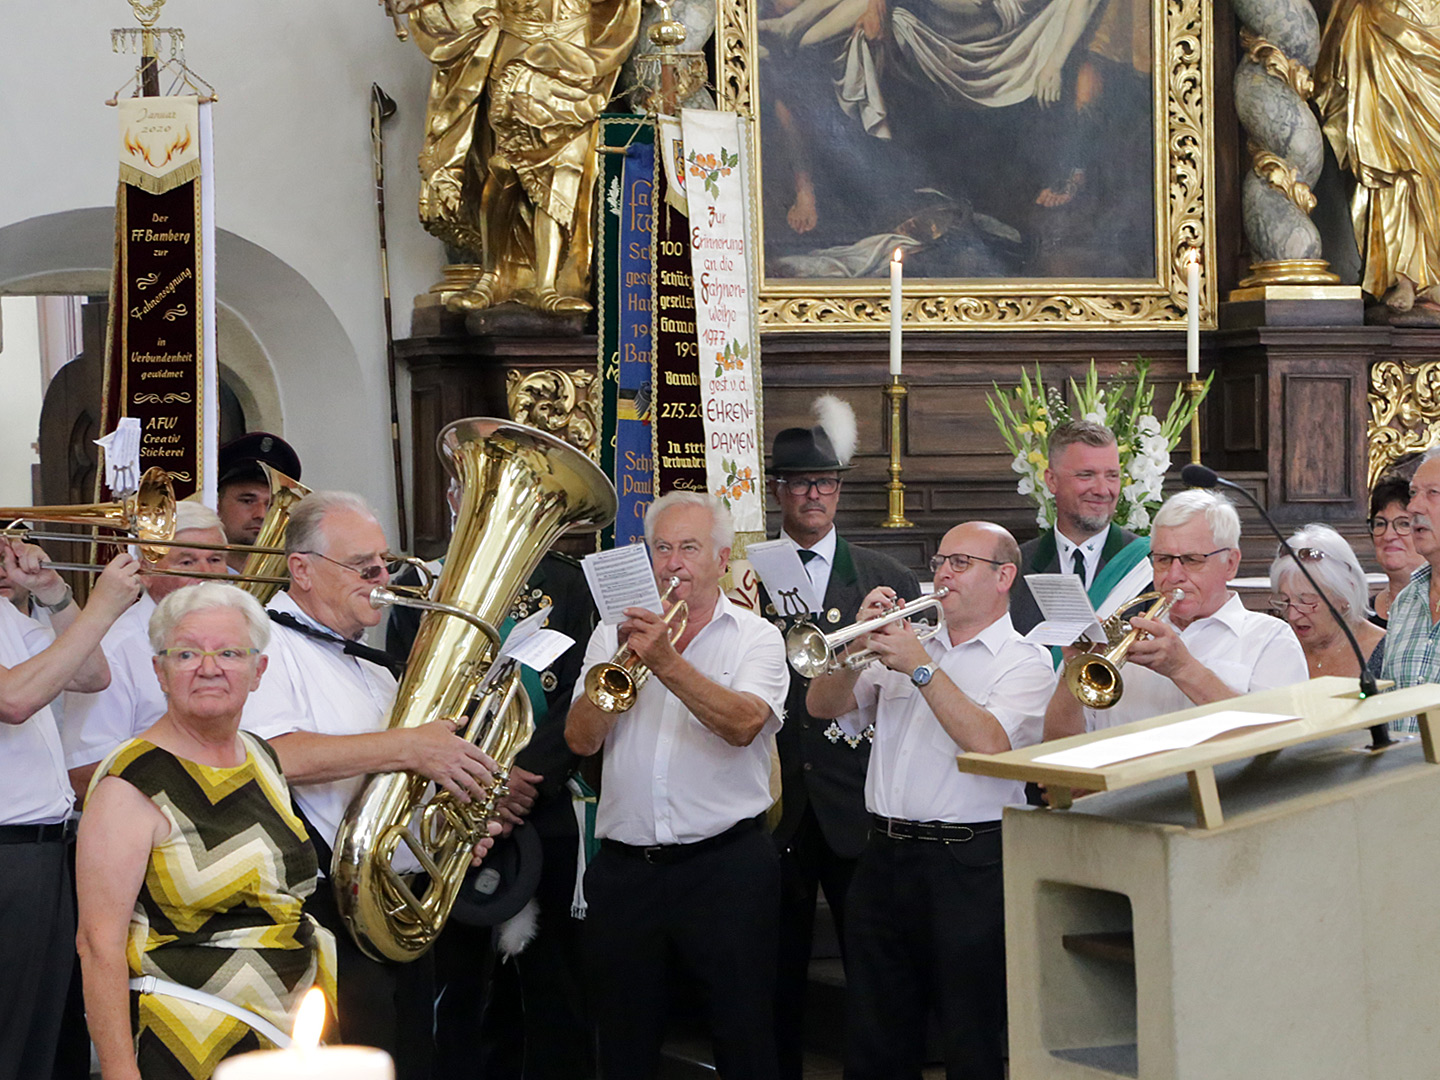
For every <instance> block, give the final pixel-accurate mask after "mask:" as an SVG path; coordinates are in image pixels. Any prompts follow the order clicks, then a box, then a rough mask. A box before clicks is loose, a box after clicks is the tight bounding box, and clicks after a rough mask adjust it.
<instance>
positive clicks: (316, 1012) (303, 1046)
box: [214, 988, 395, 1080]
mask: <svg viewBox="0 0 1440 1080" xmlns="http://www.w3.org/2000/svg"><path fill="white" fill-rule="evenodd" d="M324 1027H325V995H324V994H323V993H321V991H320V990H319V989H318V988H312V989H311V990H310V991H309V992H308V993H307V994H306V995H305V999H304V1000H303V1001H302V1002H301V1003H300V1009H299V1010H298V1015H297V1016H296V1017H295V1035H294V1040H293V1042H292V1043H291V1045H290V1048H289V1049H288V1050H256V1051H254V1052H253V1053H249V1054H240V1055H239V1056H237V1057H233V1058H227V1059H225V1060H224V1061H222V1062H220V1064H218V1065H216V1066H215V1076H214V1080H395V1064H394V1062H392V1061H391V1060H390V1055H389V1054H387V1053H385V1051H384V1050H377V1049H375V1047H373V1046H320V1045H318V1043H319V1042H320V1032H321V1031H322V1030H323V1029H324Z"/></svg>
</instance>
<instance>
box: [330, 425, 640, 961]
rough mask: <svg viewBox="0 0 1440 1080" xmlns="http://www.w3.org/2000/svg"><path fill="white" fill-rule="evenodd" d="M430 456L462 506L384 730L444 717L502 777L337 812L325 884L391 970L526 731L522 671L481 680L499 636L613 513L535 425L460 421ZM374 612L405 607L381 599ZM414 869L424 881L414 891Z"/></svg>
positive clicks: (571, 452)
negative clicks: (562, 543) (552, 553)
mask: <svg viewBox="0 0 1440 1080" xmlns="http://www.w3.org/2000/svg"><path fill="white" fill-rule="evenodd" d="M439 449H440V455H441V457H442V458H443V459H444V460H445V463H446V466H447V467H448V468H449V470H450V471H451V473H452V474H453V475H454V476H455V478H456V480H458V481H459V483H460V489H461V496H460V509H459V513H458V516H457V518H456V524H455V534H454V536H453V537H452V538H451V540H450V548H449V552H448V554H447V555H446V558H445V568H444V570H443V571H442V572H441V574H440V578H439V581H438V582H437V583H436V586H435V596H434V598H433V602H430V603H428V604H427V603H419V604H417V605H416V606H419V607H425V608H426V609H427V610H426V612H425V615H424V616H423V617H422V619H421V622H420V629H419V632H418V633H417V634H416V636H415V645H414V648H413V649H412V651H411V653H410V661H409V664H408V665H407V666H406V668H405V675H404V678H402V679H401V681H400V686H399V688H398V690H397V691H396V695H395V704H394V706H393V707H392V708H391V711H390V727H391V728H401V727H419V726H420V725H422V724H426V723H429V722H430V721H432V720H449V721H452V722H453V723H455V725H456V729H457V731H458V732H459V733H461V734H462V735H464V736H465V737H466V738H469V739H470V740H471V741H472V742H475V743H476V744H477V745H478V746H479V747H480V749H482V750H483V751H485V753H487V754H489V755H490V756H491V757H492V758H493V759H494V760H495V763H496V765H497V766H498V773H497V775H496V777H495V781H494V783H493V785H491V786H490V787H489V788H488V789H487V791H486V794H485V798H484V799H483V800H480V801H476V802H469V803H462V802H460V801H459V800H458V799H456V798H454V797H453V796H451V795H450V794H448V793H446V792H443V791H442V792H439V793H438V794H435V795H434V796H432V797H431V798H430V799H429V800H428V802H427V801H426V795H427V792H428V791H429V789H430V786H431V785H430V782H429V781H428V780H426V779H425V778H424V777H422V776H415V775H413V774H411V773H404V772H401V773H379V774H376V775H374V776H370V777H368V778H367V779H366V781H365V784H364V786H363V787H362V788H361V789H360V791H359V793H358V794H357V795H356V796H355V798H354V800H353V801H352V802H351V804H350V807H349V809H348V810H347V811H346V814H345V818H344V820H343V821H342V822H341V824H340V828H339V830H338V832H337V833H336V836H335V857H334V861H333V863H332V866H331V874H330V876H331V880H332V882H333V884H334V887H335V896H336V900H337V902H338V904H339V908H340V914H341V916H342V917H343V918H344V920H345V923H346V925H347V926H348V927H349V929H350V932H351V934H352V935H353V936H354V938H355V941H356V942H357V943H358V944H359V946H360V948H362V949H363V950H364V951H365V952H366V953H368V954H370V955H371V956H374V957H377V958H384V959H389V960H398V961H407V960H414V959H416V958H417V957H419V956H420V955H422V954H423V953H424V952H425V950H426V949H428V948H429V947H430V946H431V945H432V944H433V943H434V941H435V939H436V937H438V936H439V934H440V930H441V928H442V927H443V926H444V925H445V920H446V918H447V917H448V916H449V914H450V909H451V907H452V906H453V905H454V902H455V897H456V896H457V895H458V893H459V891H460V887H461V884H462V882H463V881H464V879H465V872H466V870H467V869H468V868H469V865H470V850H471V848H472V847H473V846H474V844H475V842H476V841H478V840H479V839H480V838H481V837H483V836H484V835H485V831H486V830H485V826H486V823H487V822H488V821H489V820H490V818H492V817H493V816H494V815H495V812H496V807H497V804H498V803H499V801H500V799H501V798H502V797H503V796H504V795H505V794H506V792H507V790H508V788H507V785H506V778H507V776H508V775H509V771H510V767H511V765H512V764H513V763H514V761H515V755H516V754H518V753H519V752H520V750H521V749H523V748H524V746H525V744H526V743H527V742H528V741H529V739H530V733H531V731H532V730H533V727H534V722H533V718H532V715H531V711H530V702H529V699H528V698H527V697H526V696H525V691H524V689H523V688H522V687H521V685H520V671H519V669H518V668H517V667H516V666H515V665H513V664H508V663H507V664H506V665H504V667H503V668H501V669H499V670H496V671H494V672H492V671H491V668H492V667H494V666H495V658H496V656H497V655H498V653H499V649H500V644H501V642H500V636H499V633H498V630H497V628H498V627H499V626H500V624H501V622H502V621H503V620H504V618H505V616H506V615H507V614H508V613H509V611H510V609H511V607H512V606H513V605H514V603H515V598H516V596H517V595H518V594H519V592H520V590H521V589H522V588H523V587H524V585H525V582H526V580H527V579H528V578H529V577H530V574H531V572H532V571H533V570H534V569H535V567H536V565H537V564H538V563H539V562H540V558H541V556H543V555H544V554H545V552H546V550H548V549H549V547H550V545H551V544H553V543H554V542H555V540H556V539H557V538H558V537H559V536H560V535H561V534H562V533H564V532H566V531H569V530H586V529H597V528H603V527H604V526H605V525H608V524H609V523H610V522H611V521H613V520H614V519H615V508H616V497H615V488H614V487H613V486H612V485H611V483H610V481H609V480H607V479H606V478H605V475H604V474H603V473H602V472H601V471H600V469H599V468H598V467H597V466H596V465H595V464H594V463H593V462H592V461H591V460H590V459H589V458H588V457H586V456H585V455H584V454H582V453H581V452H580V451H578V450H576V449H574V448H573V447H571V446H569V445H568V444H566V443H563V442H561V441H560V440H559V439H555V438H552V437H551V436H549V435H546V434H544V433H543V432H540V431H536V430H535V429H534V428H529V427H525V426H523V425H520V424H514V423H510V422H508V421H505V420H492V419H470V420H459V421H456V422H455V423H453V424H451V425H450V426H449V427H447V428H446V429H445V430H444V431H442V432H441V433H440V438H439ZM378 591H379V590H377V592H378ZM385 592H386V593H388V590H386V591H385ZM372 602H378V603H389V602H399V603H405V602H406V601H405V600H403V599H399V598H394V594H389V595H388V596H387V595H381V596H378V597H373V598H372ZM446 608H449V609H451V610H450V611H446V610H445V609H446ZM457 616H458V617H457ZM402 848H403V849H404V850H403V851H402V850H401V849H402ZM406 855H408V856H410V857H411V858H409V859H406V860H405V861H404V862H402V863H401V864H399V865H397V862H396V860H397V857H399V858H401V859H405V856H406ZM407 864H408V865H407ZM416 864H418V866H419V869H421V870H423V871H424V872H425V875H426V877H428V881H426V882H425V886H424V888H423V890H420V889H419V888H418V884H419V882H420V881H423V880H425V879H424V878H421V877H419V876H418V875H417V874H416V873H415V870H414V868H415V865H416Z"/></svg>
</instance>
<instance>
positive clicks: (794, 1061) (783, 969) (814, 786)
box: [761, 394, 920, 1080]
mask: <svg viewBox="0 0 1440 1080" xmlns="http://www.w3.org/2000/svg"><path fill="white" fill-rule="evenodd" d="M815 412H816V414H817V418H818V419H819V420H820V423H818V424H817V425H815V426H814V427H810V428H786V429H785V430H783V431H781V432H780V433H779V434H778V435H776V436H775V445H774V448H773V451H772V453H771V461H770V475H771V476H772V477H773V478H774V491H775V501H776V502H777V503H778V504H779V505H780V535H781V536H782V537H783V538H785V539H787V540H789V541H790V542H791V543H792V544H794V545H795V547H796V550H797V551H799V553H800V559H801V562H802V563H803V564H804V566H805V572H806V574H808V575H809V577H810V582H811V585H812V587H813V592H812V596H811V598H810V599H811V608H810V611H809V612H806V613H804V614H805V615H806V616H808V617H809V618H811V619H813V620H814V621H815V622H816V624H817V625H819V626H820V627H822V628H823V629H824V630H826V631H830V630H838V629H839V628H841V627H843V626H848V625H850V624H851V623H853V622H854V621H855V617H856V614H857V613H858V611H859V610H860V603H861V601H862V600H863V599H864V598H865V596H866V595H867V594H868V593H870V592H872V591H873V590H875V589H877V588H878V589H883V590H885V593H884V595H886V596H888V597H889V598H890V599H891V600H892V601H895V602H897V603H904V602H905V601H907V600H913V599H915V598H916V597H917V596H919V595H920V582H919V581H918V580H917V579H916V577H915V574H914V573H913V572H912V571H910V570H909V569H907V568H905V567H903V566H901V565H900V564H899V563H898V562H896V561H895V560H894V559H892V558H890V556H888V555H883V554H881V553H880V552H878V551H867V550H866V549H864V548H860V547H853V546H851V545H850V544H849V543H847V542H846V541H845V539H844V537H842V536H840V535H839V533H838V532H836V530H835V511H836V509H837V508H838V507H839V504H840V483H841V481H840V474H841V473H842V472H843V471H845V470H847V469H849V468H850V467H851V466H850V458H851V455H852V454H853V452H854V448H855V414H854V412H853V410H851V408H850V406H849V405H848V404H847V403H845V402H843V401H841V400H840V399H838V398H836V397H833V396H831V395H828V394H827V395H825V396H824V397H822V398H820V399H819V400H818V401H816V403H815ZM761 604H762V610H764V611H765V614H766V616H767V617H768V618H770V619H772V620H773V621H774V622H775V624H776V625H777V626H779V627H780V628H781V630H782V632H783V631H784V630H786V629H788V628H789V626H790V625H792V624H793V623H794V622H795V621H797V619H798V618H800V617H801V613H798V612H793V613H792V612H784V611H781V612H776V611H775V610H774V609H773V602H772V601H771V599H770V598H769V597H768V595H762V600H761ZM808 688H809V680H807V679H805V678H803V677H801V676H800V675H798V674H796V673H795V671H793V670H791V671H790V689H789V692H788V694H787V696H786V699H785V712H786V717H787V719H786V723H785V726H784V727H782V728H781V729H780V731H779V733H778V734H777V736H776V740H775V741H776V744H777V747H778V749H779V753H780V783H781V792H782V794H781V797H780V821H779V823H778V824H777V826H776V828H775V844H776V847H777V848H778V849H779V850H780V872H781V894H780V957H779V968H778V975H777V983H776V995H775V1038H776V1048H777V1051H778V1053H779V1058H780V1076H781V1078H782V1080H800V1076H801V1069H802V1059H803V1042H804V1027H805V1023H804V1021H805V991H806V988H807V985H808V983H809V969H810V945H811V940H812V938H813V936H814V926H815V906H816V901H817V899H818V897H819V892H820V889H821V888H823V889H824V890H825V901H826V903H827V904H829V906H830V913H831V915H832V916H833V918H834V920H835V932H836V934H837V935H838V936H839V938H840V941H841V955H842V958H843V956H844V932H845V893H846V890H847V889H848V888H849V885H850V877H851V875H852V874H854V872H855V864H856V861H857V860H858V859H859V858H860V852H861V851H862V850H863V849H864V847H865V836H866V834H867V833H868V832H869V831H870V815H869V814H867V813H866V812H865V769H866V766H867V765H868V764H869V761H870V739H869V737H868V733H865V732H860V733H850V732H846V731H845V730H843V729H842V728H841V726H840V725H839V723H838V722H835V721H829V722H828V723H827V722H826V721H824V720H816V719H815V718H814V717H812V716H811V715H810V714H809V713H807V712H806V711H805V692H806V690H807V689H808Z"/></svg>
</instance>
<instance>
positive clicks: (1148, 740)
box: [1034, 709, 1300, 769]
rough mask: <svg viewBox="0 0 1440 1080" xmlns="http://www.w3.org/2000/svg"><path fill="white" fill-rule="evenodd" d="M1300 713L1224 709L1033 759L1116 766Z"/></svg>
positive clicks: (1077, 765)
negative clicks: (1116, 764)
mask: <svg viewBox="0 0 1440 1080" xmlns="http://www.w3.org/2000/svg"><path fill="white" fill-rule="evenodd" d="M1299 719H1300V717H1298V716H1288V715H1285V714H1282V713H1257V712H1243V711H1241V710H1239V709H1223V710H1221V711H1220V712H1213V713H1210V714H1209V715H1208V716H1197V717H1195V718H1194V719H1192V720H1181V721H1179V722H1178V723H1174V724H1162V725H1161V726H1160V727H1154V728H1148V729H1147V730H1145V731H1132V732H1128V733H1126V734H1124V735H1116V736H1114V737H1113V738H1110V739H1099V740H1097V741H1095V742H1091V743H1085V744H1084V745H1083V746H1072V747H1071V748H1070V749H1069V750H1059V751H1057V752H1055V753H1053V754H1045V755H1044V756H1043V757H1037V758H1035V759H1034V761H1035V764H1037V765H1070V766H1073V767H1074V768H1077V769H1098V768H1101V767H1102V766H1105V765H1113V764H1115V763H1116V762H1117V761H1129V760H1131V759H1132V758H1138V757H1144V756H1145V755H1146V754H1158V753H1160V752H1161V751H1163V750H1182V749H1185V748H1186V747H1190V746H1199V745H1200V744H1201V743H1203V742H1207V741H1209V740H1210V739H1213V738H1215V736H1217V735H1223V734H1225V733H1226V732H1227V731H1238V730H1240V729H1241V728H1247V727H1263V726H1265V725H1266V724H1284V723H1287V722H1288V721H1291V720H1299Z"/></svg>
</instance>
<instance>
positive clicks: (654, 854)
mask: <svg viewBox="0 0 1440 1080" xmlns="http://www.w3.org/2000/svg"><path fill="white" fill-rule="evenodd" d="M664 850H665V848H664V845H662V844H651V845H650V846H649V847H644V848H641V849H640V857H641V858H642V859H644V860H645V861H646V862H647V863H649V864H650V865H651V866H657V865H659V862H660V860H659V858H658V856H659V854H660V853H661V852H662V851H664Z"/></svg>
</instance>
